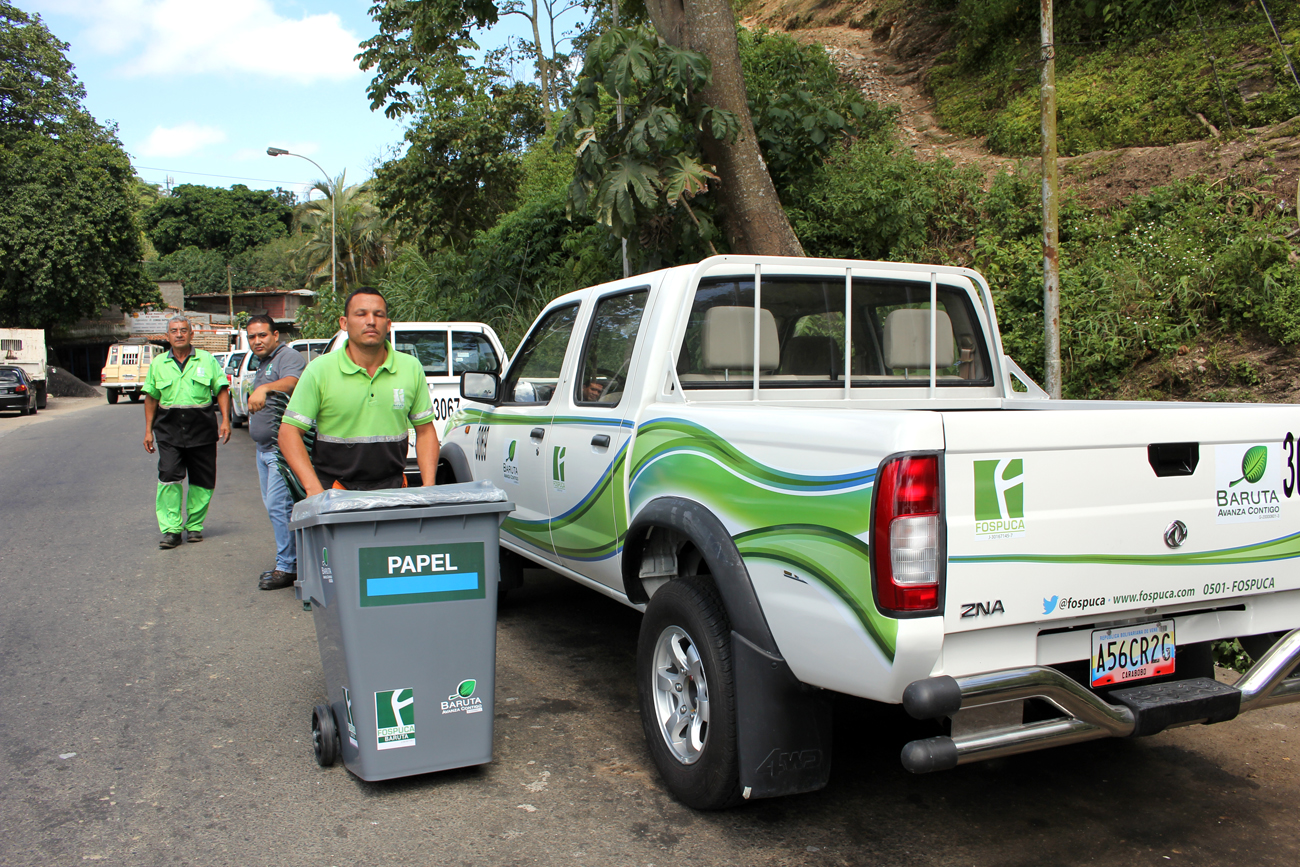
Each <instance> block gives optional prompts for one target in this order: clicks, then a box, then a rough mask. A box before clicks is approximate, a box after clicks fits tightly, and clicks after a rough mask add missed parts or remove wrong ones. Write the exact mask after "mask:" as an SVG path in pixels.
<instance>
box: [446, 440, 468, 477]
mask: <svg viewBox="0 0 1300 867" xmlns="http://www.w3.org/2000/svg"><path fill="white" fill-rule="evenodd" d="M438 465H439V467H440V468H441V467H442V466H443V465H446V466H447V467H448V468H449V469H450V470H451V474H452V476H454V477H455V479H456V481H457V482H472V481H474V473H473V471H471V470H470V468H469V459H468V458H466V457H465V452H464V450H463V449H461V447H460V446H459V445H457V444H456V443H443V444H442V448H441V449H440V450H439V452H438Z"/></svg>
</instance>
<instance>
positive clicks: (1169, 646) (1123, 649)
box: [1090, 620, 1178, 686]
mask: <svg viewBox="0 0 1300 867" xmlns="http://www.w3.org/2000/svg"><path fill="white" fill-rule="evenodd" d="M1177 655H1178V648H1177V645H1176V644H1175V643H1174V622H1173V621H1172V620H1160V621H1157V622H1155V623H1140V624H1137V625H1135V626H1117V627H1115V628H1114V629H1094V630H1093V631H1092V668H1091V675H1090V676H1091V679H1092V685H1093V686H1113V685H1115V684H1120V683H1129V682H1131V681H1135V680H1145V679H1146V678H1149V677H1160V676H1161V675H1164V674H1173V673H1174V660H1175V658H1176V657H1177Z"/></svg>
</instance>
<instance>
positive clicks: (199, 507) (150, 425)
mask: <svg viewBox="0 0 1300 867" xmlns="http://www.w3.org/2000/svg"><path fill="white" fill-rule="evenodd" d="M193 341H194V332H193V330H192V329H191V327H190V321H189V320H188V319H186V318H185V317H184V316H173V317H172V319H171V321H170V322H168V323H167V342H169V343H170V344H171V345H172V348H171V351H169V352H167V353H165V354H163V355H159V356H158V357H157V358H155V359H154V360H153V361H152V362H151V363H150V364H149V374H148V375H147V376H146V377H145V380H144V387H143V388H142V389H141V390H142V391H143V392H144V450H145V451H146V452H148V453H149V454H153V453H154V451H155V450H156V451H157V452H158V496H157V498H156V500H155V508H156V509H157V511H158V529H159V530H160V531H161V532H162V534H163V536H162V541H161V542H159V543H158V547H159V548H175V547H176V546H177V545H179V544H180V543H181V529H182V527H183V528H184V530H185V531H186V533H187V534H188V535H189V540H190V541H191V542H202V541H203V518H204V517H205V516H206V515H207V513H208V504H209V503H210V502H211V500H212V490H213V489H214V488H215V487H216V486H217V440H221V442H223V443H228V442H230V389H229V386H228V384H227V383H226V374H225V373H224V372H223V371H222V369H221V366H220V365H219V364H217V360H216V359H215V358H213V357H212V354H211V353H208V352H205V351H203V350H202V349H195V348H194V347H193V346H192V343H193ZM214 398H215V399H216V402H217V406H218V407H220V408H221V425H220V427H218V425H217V417H216V416H215V415H214V414H213V412H212V402H213V399H214ZM155 441H156V442H157V447H156V449H155ZM187 475H188V476H189V479H190V490H189V496H188V498H185V497H182V494H181V482H182V481H184V479H185V477H186V476H187ZM183 500H188V501H187V502H185V503H184V506H185V520H184V523H183V524H182V521H181V507H182V501H183Z"/></svg>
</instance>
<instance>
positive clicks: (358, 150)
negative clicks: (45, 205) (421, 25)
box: [16, 0, 531, 196]
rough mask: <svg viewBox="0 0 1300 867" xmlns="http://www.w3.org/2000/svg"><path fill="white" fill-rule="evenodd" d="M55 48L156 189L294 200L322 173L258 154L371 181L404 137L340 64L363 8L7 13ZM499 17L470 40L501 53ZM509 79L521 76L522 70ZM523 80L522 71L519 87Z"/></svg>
mask: <svg viewBox="0 0 1300 867" xmlns="http://www.w3.org/2000/svg"><path fill="white" fill-rule="evenodd" d="M16 5H17V6H18V7H19V8H20V9H22V10H23V11H25V12H29V13H39V14H40V16H41V18H42V19H43V20H44V22H45V25H46V26H47V27H48V28H49V29H50V30H51V32H53V33H54V35H55V36H57V37H58V38H59V39H61V40H63V41H64V42H67V43H70V45H71V47H70V49H69V52H68V55H69V57H70V59H71V60H72V62H73V64H74V65H75V67H76V70H75V71H76V74H77V77H78V78H80V79H81V81H82V83H83V84H84V85H85V87H86V107H87V108H88V109H89V110H90V112H91V114H93V115H94V116H95V117H96V118H97V119H98V120H99V121H100V122H101V123H104V122H114V123H116V124H117V125H118V137H119V138H120V139H121V140H122V144H123V145H124V146H125V147H126V150H127V153H129V154H130V155H131V160H132V163H133V164H134V165H135V167H136V170H137V172H139V174H140V176H141V177H143V178H144V179H145V180H147V181H149V182H150V183H156V184H163V183H165V182H166V179H167V178H168V177H169V176H170V177H171V178H173V179H174V183H175V184H184V183H192V184H204V185H207V186H217V187H228V186H230V185H231V184H236V183H243V184H247V185H248V186H249V187H252V188H254V189H271V188H274V187H276V186H280V187H284V188H286V189H292V190H294V191H295V192H297V193H298V194H299V195H300V196H301V195H304V194H305V193H306V191H307V190H308V189H309V188H310V186H311V184H312V183H313V182H314V181H315V180H317V179H318V178H320V177H322V173H321V172H320V171H319V170H318V169H317V168H316V167H315V166H313V165H312V164H311V163H309V162H306V161H305V160H300V159H295V158H293V157H288V156H281V157H275V158H272V157H268V156H267V155H266V148H267V146H269V145H274V146H276V147H282V148H286V149H288V150H290V151H293V152H294V153H299V154H302V155H304V156H307V157H310V158H311V159H313V160H315V161H316V162H318V163H320V165H321V167H323V168H324V169H325V172H326V173H328V174H330V175H337V174H339V173H340V172H342V171H344V170H346V171H347V179H348V183H356V182H359V181H361V180H363V179H365V178H367V177H369V176H370V174H371V172H372V170H373V167H374V166H375V164H376V163H377V162H378V161H382V160H384V159H387V158H389V157H390V156H392V155H393V153H394V149H397V151H398V152H400V149H401V148H402V146H403V142H402V132H403V127H402V125H401V124H400V123H398V122H395V121H390V120H388V119H387V118H385V117H384V115H383V112H382V111H375V112H372V111H371V110H370V100H369V99H368V98H367V97H366V85H367V84H368V83H369V81H370V75H369V73H364V72H362V71H361V70H360V68H358V66H357V64H356V62H355V61H354V60H353V59H352V58H353V57H354V56H355V55H356V54H357V53H358V51H359V48H358V44H359V43H360V42H362V41H363V40H365V39H368V38H369V37H370V36H371V35H373V33H374V32H375V31H374V27H373V25H372V23H371V21H370V17H369V15H367V10H368V9H369V8H370V5H371V4H370V2H368V0H16ZM528 26H529V25H528V22H527V21H525V20H524V19H523V18H521V17H519V16H510V17H508V18H506V19H505V20H504V21H503V22H502V23H501V24H499V25H498V26H497V27H496V28H494V29H493V32H491V33H488V34H484V35H483V36H482V37H480V38H479V40H478V41H479V42H480V44H481V45H483V46H485V47H486V46H493V45H497V44H500V43H501V42H502V41H503V40H504V38H505V34H507V33H523V32H525V28H527V27H528ZM520 74H521V75H522V74H524V72H523V71H522V70H521V71H520ZM528 74H531V71H530V72H529V73H528Z"/></svg>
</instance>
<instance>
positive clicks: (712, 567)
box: [622, 497, 779, 654]
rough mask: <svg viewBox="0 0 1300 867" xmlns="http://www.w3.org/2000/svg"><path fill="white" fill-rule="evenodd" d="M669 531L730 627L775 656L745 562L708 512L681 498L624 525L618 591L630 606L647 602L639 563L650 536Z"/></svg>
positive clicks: (660, 502) (663, 500)
mask: <svg viewBox="0 0 1300 867" xmlns="http://www.w3.org/2000/svg"><path fill="white" fill-rule="evenodd" d="M656 528H662V529H665V530H671V531H673V532H675V533H677V534H679V535H680V536H681V537H682V538H683V539H685V540H686V541H688V542H690V543H691V544H692V545H694V546H695V548H696V550H698V551H699V554H700V556H701V557H702V558H703V560H704V562H705V563H706V564H708V567H709V573H710V575H711V576H712V578H713V583H714V584H715V585H716V586H717V588H718V593H719V594H720V595H721V596H722V602H723V605H724V606H726V609H727V616H728V617H729V618H730V619H731V628H732V629H734V630H735V631H736V632H738V633H740V634H741V635H743V636H744V637H745V638H746V640H748V641H749V642H751V643H752V644H754V645H756V646H757V647H760V648H762V649H763V650H765V651H767V652H768V653H772V654H778V653H779V651H778V650H777V647H776V639H775V638H773V637H772V630H771V628H770V627H769V626H768V624H767V618H766V617H765V616H764V615H763V608H762V606H761V605H760V604H759V602H758V595H757V594H756V593H755V592H754V585H753V582H752V581H751V580H750V578H749V570H748V569H747V568H746V567H745V561H744V560H743V559H742V558H741V556H740V551H739V550H738V549H737V548H736V543H735V542H734V541H732V538H731V534H730V533H728V532H727V528H726V527H725V526H723V523H722V521H720V520H719V519H718V517H717V516H716V515H714V514H713V512H711V511H709V509H708V508H707V507H705V506H704V505H702V504H701V503H698V502H695V501H693V500H687V499H685V498H683V497H659V498H657V499H654V500H651V501H650V502H649V503H647V504H646V506H645V508H643V509H642V510H641V511H640V512H638V513H637V515H636V517H635V518H633V519H632V523H631V524H629V525H628V528H627V535H626V537H625V538H624V543H623V558H622V570H623V592H624V593H626V594H627V598H628V600H629V601H631V602H635V603H640V604H644V603H646V602H649V601H650V594H649V593H648V592H647V591H646V588H645V584H644V582H643V581H642V580H641V559H642V555H643V554H644V552H645V547H646V544H647V542H649V540H650V534H651V531H652V530H654V529H656Z"/></svg>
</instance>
